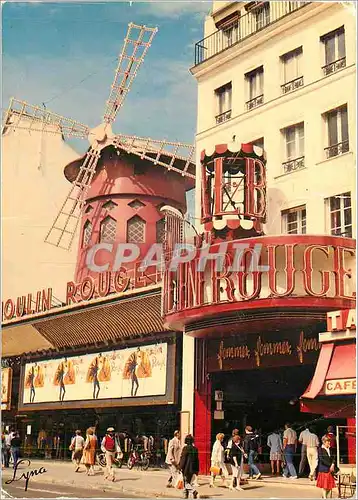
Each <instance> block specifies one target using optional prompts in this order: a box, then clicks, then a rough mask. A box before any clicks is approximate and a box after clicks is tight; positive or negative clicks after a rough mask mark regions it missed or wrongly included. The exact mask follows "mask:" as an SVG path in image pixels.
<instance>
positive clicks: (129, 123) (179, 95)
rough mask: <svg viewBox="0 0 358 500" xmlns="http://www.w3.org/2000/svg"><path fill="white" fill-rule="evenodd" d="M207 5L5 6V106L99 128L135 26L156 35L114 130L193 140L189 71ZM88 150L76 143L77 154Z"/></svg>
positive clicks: (193, 97) (192, 86) (193, 85)
mask: <svg viewBox="0 0 358 500" xmlns="http://www.w3.org/2000/svg"><path fill="white" fill-rule="evenodd" d="M210 7H211V2H208V1H205V2H203V1H201V2H195V1H190V2H174V1H169V2H137V1H133V2H103V3H92V2H83V3H77V2H66V3H64V2H62V3H51V2H23V3H22V2H11V1H10V2H8V3H6V4H4V5H3V9H2V27H3V47H2V48H3V93H2V107H3V108H6V107H7V105H8V102H9V98H10V97H11V96H14V97H16V98H18V99H22V100H26V101H28V102H29V103H31V104H38V105H42V103H45V104H46V106H47V108H48V109H50V110H52V111H55V112H57V113H60V114H62V115H64V116H67V117H70V118H73V119H77V120H79V121H81V122H83V123H85V124H87V125H89V126H90V127H93V126H96V125H98V124H99V123H100V122H101V119H102V116H103V112H104V105H105V101H106V99H107V97H108V93H109V89H110V85H111V83H112V81H113V77H114V70H115V68H116V58H117V56H118V54H119V52H120V49H121V46H122V43H123V39H124V36H125V34H126V31H127V25H128V23H129V22H131V21H132V22H134V23H136V24H146V25H148V26H157V27H158V28H159V31H158V33H157V35H156V36H155V38H154V40H153V44H152V46H151V48H150V49H149V51H148V53H147V56H146V59H145V62H144V64H143V65H142V67H141V68H140V71H139V73H138V76H137V78H136V80H135V82H134V85H133V87H132V90H131V92H130V93H129V95H128V96H127V99H126V102H125V104H124V106H123V108H122V109H121V111H120V113H119V115H118V117H117V120H116V122H115V124H114V126H113V129H114V131H115V132H118V133H128V134H135V135H139V136H144V137H145V136H151V137H153V138H158V139H161V138H165V139H168V140H172V141H182V142H188V143H191V142H193V141H194V134H195V127H196V82H195V79H194V77H193V76H192V75H191V74H190V73H189V68H190V67H191V66H192V65H193V60H194V44H195V42H197V41H198V40H200V39H201V38H202V34H203V22H204V17H205V14H207V13H208V12H209V10H210ZM82 80H84V81H82ZM81 81H82V83H81ZM87 145H88V143H87V141H83V143H82V144H80V145H78V144H77V143H76V144H75V146H76V149H77V150H79V151H80V152H82V151H83V150H85V149H86V147H87Z"/></svg>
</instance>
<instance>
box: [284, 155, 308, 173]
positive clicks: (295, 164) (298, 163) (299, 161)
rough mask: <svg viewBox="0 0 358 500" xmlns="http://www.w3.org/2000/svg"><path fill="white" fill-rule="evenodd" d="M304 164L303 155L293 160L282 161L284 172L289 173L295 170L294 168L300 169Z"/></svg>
mask: <svg viewBox="0 0 358 500" xmlns="http://www.w3.org/2000/svg"><path fill="white" fill-rule="evenodd" d="M304 166H305V157H304V156H300V157H299V158H295V159H294V160H289V161H285V162H284V163H282V167H283V171H284V173H285V174H289V173H290V172H295V171H296V170H301V168H304Z"/></svg>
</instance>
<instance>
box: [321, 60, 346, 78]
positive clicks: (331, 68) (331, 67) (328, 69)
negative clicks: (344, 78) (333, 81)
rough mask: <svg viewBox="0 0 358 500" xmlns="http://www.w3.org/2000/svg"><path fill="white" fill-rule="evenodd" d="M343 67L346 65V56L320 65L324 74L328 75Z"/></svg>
mask: <svg viewBox="0 0 358 500" xmlns="http://www.w3.org/2000/svg"><path fill="white" fill-rule="evenodd" d="M345 67H346V58H345V57H342V58H341V59H337V61H333V62H331V63H330V64H326V65H325V66H322V69H323V74H324V76H328V75H331V74H332V73H335V72H336V71H338V70H340V69H342V68H345Z"/></svg>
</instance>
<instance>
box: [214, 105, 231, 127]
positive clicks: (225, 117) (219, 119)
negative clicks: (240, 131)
mask: <svg viewBox="0 0 358 500" xmlns="http://www.w3.org/2000/svg"><path fill="white" fill-rule="evenodd" d="M230 118H231V109H228V110H227V111H224V112H223V113H220V115H216V116H215V120H216V124H217V125H219V124H220V123H223V122H226V120H230Z"/></svg>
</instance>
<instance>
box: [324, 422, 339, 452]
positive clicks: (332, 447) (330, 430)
mask: <svg viewBox="0 0 358 500" xmlns="http://www.w3.org/2000/svg"><path fill="white" fill-rule="evenodd" d="M324 437H327V438H328V439H329V440H330V447H329V449H330V451H331V453H332V452H333V453H336V449H337V439H336V435H335V434H334V428H333V426H332V425H330V426H329V427H327V432H326V434H325V435H324Z"/></svg>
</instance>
